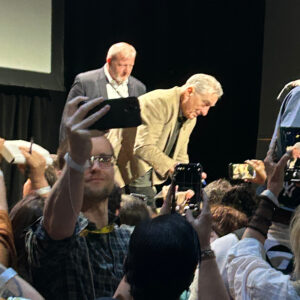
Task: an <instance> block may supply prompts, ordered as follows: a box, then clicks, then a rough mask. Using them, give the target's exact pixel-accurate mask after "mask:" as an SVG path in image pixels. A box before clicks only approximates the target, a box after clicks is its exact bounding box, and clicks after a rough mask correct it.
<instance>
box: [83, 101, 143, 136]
mask: <svg viewBox="0 0 300 300" xmlns="http://www.w3.org/2000/svg"><path fill="white" fill-rule="evenodd" d="M84 103H86V101H83V102H81V103H80V104H79V106H80V105H82V104H84ZM107 104H109V105H110V110H109V111H108V112H107V114H105V115H104V116H103V117H102V118H101V119H99V120H98V121H97V122H95V123H94V124H93V125H92V126H90V127H89V129H98V130H107V129H111V128H129V127H137V126H139V125H141V124H142V119H141V109H140V104H139V100H138V99H137V98H136V97H128V98H119V99H109V100H104V101H103V102H101V103H100V104H99V105H97V106H96V107H94V108H93V109H91V110H90V111H89V112H88V114H87V116H90V115H92V114H93V113H95V112H97V111H98V110H99V109H101V108H102V107H104V106H105V105H107Z"/></svg>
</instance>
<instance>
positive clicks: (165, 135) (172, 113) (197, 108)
mask: <svg viewBox="0 0 300 300" xmlns="http://www.w3.org/2000/svg"><path fill="white" fill-rule="evenodd" d="M222 94H223V91H222V87H221V85H220V83H219V82H218V81H217V80H216V79H215V78H214V77H213V76H210V75H206V74H196V75H193V76H192V77H190V78H189V79H188V81H187V82H186V84H185V85H183V86H181V87H174V88H171V89H167V90H155V91H152V92H150V93H147V94H145V95H142V96H140V97H139V102H140V107H141V116H142V125H141V126H139V127H138V128H130V129H127V130H124V132H123V136H122V139H121V140H122V142H121V143H120V149H118V150H117V166H118V168H119V171H120V173H119V175H121V179H120V178H116V179H117V180H118V179H119V181H120V180H123V181H124V184H123V185H128V188H129V191H130V192H134V193H140V194H144V195H146V196H148V197H149V198H151V197H153V196H154V195H155V189H154V185H156V184H160V183H163V182H164V181H165V180H166V179H167V178H168V175H169V174H172V173H173V172H174V167H175V166H176V164H178V163H188V162H189V157H188V153H187V148H188V142H189V138H190V135H191V133H192V130H193V128H194V127H195V125H196V118H197V116H200V115H202V116H206V115H207V113H208V111H209V109H210V107H212V106H215V105H216V103H217V101H218V99H219V98H220V97H221V96H222ZM118 141H119V142H120V139H118ZM111 142H112V144H114V143H113V141H111ZM132 154H133V155H132ZM121 185H122V183H121Z"/></svg>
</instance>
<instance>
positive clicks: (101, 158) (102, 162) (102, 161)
mask: <svg viewBox="0 0 300 300" xmlns="http://www.w3.org/2000/svg"><path fill="white" fill-rule="evenodd" d="M96 162H97V163H98V165H99V167H100V168H103V169H105V168H110V167H111V166H112V165H113V164H114V162H115V159H114V157H113V155H103V154H102V155H93V156H91V157H90V159H89V164H90V167H93V166H94V164H95V163H96Z"/></svg>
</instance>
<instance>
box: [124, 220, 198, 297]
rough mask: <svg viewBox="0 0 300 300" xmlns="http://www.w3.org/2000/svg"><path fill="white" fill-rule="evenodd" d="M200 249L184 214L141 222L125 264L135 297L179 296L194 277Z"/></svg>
mask: <svg viewBox="0 0 300 300" xmlns="http://www.w3.org/2000/svg"><path fill="white" fill-rule="evenodd" d="M199 253H200V245H199V241H198V237H197V234H196V232H195V231H194V229H193V228H192V226H191V225H190V224H189V223H188V222H187V221H186V220H185V218H184V217H182V216H180V215H178V214H172V215H163V216H159V217H157V218H154V219H151V220H147V221H144V222H141V223H140V224H139V225H137V226H136V227H135V230H134V231H133V234H132V236H131V239H130V243H129V250H128V255H127V258H126V260H125V265H124V271H125V276H126V280H127V282H128V283H129V285H130V293H131V295H132V296H133V298H134V300H142V299H143V300H148V299H149V300H150V299H151V300H153V299H156V300H165V299H169V300H172V299H174V300H175V299H178V298H179V296H180V294H181V293H182V292H183V291H184V290H186V289H188V288H189V286H190V284H191V282H192V280H193V277H194V272H195V268H196V266H197V263H198V262H199Z"/></svg>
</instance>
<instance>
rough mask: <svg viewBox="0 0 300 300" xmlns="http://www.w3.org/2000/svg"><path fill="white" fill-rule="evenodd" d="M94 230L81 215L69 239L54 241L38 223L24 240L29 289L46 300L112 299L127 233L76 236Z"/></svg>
mask: <svg viewBox="0 0 300 300" xmlns="http://www.w3.org/2000/svg"><path fill="white" fill-rule="evenodd" d="M85 228H88V229H90V230H94V229H96V226H95V224H93V223H90V222H89V221H88V220H87V219H86V218H85V217H83V216H82V215H81V216H80V217H79V218H78V221H77V223H76V227H75V231H74V234H73V235H72V236H71V237H70V238H66V239H64V240H59V241H55V240H52V239H51V238H50V237H49V236H48V234H47V232H46V231H45V229H44V227H43V223H42V219H41V221H39V222H37V223H36V224H34V225H33V226H32V227H31V229H30V231H29V232H28V233H27V236H26V250H27V253H28V260H29V265H30V267H31V268H30V269H31V273H32V279H33V285H34V286H35V287H36V288H37V290H38V291H39V292H40V293H41V294H42V295H43V296H44V297H45V298H46V299H72V300H76V299H78V300H79V299H80V300H85V299H86V300H91V299H95V298H96V297H104V296H112V295H113V293H114V292H115V290H116V288H117V287H118V284H119V282H120V281H121V279H122V277H123V263H124V259H125V256H126V254H127V249H128V243H129V239H130V233H129V231H127V230H125V229H120V228H115V229H114V230H113V231H112V232H110V233H107V234H88V235H87V236H85V237H82V236H80V235H79V233H80V232H81V231H82V230H83V229H85Z"/></svg>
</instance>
